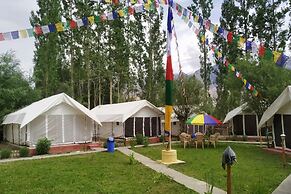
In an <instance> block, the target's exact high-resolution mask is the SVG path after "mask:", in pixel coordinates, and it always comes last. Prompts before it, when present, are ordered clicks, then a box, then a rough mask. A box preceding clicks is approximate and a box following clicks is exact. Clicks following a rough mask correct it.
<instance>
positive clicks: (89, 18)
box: [88, 16, 95, 25]
mask: <svg viewBox="0 0 291 194" xmlns="http://www.w3.org/2000/svg"><path fill="white" fill-rule="evenodd" d="M88 20H89V22H90V24H91V25H93V24H94V23H95V22H94V16H90V17H88Z"/></svg>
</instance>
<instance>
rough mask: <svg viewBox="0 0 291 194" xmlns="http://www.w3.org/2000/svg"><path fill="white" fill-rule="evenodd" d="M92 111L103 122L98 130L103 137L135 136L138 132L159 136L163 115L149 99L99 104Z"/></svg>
mask: <svg viewBox="0 0 291 194" xmlns="http://www.w3.org/2000/svg"><path fill="white" fill-rule="evenodd" d="M91 113H92V114H94V115H95V116H97V117H98V119H100V121H101V123H102V126H101V127H99V128H98V131H97V136H98V137H101V138H107V137H109V136H114V137H134V136H135V135H136V134H138V133H140V134H143V135H144V136H157V135H158V134H159V129H160V126H159V123H160V117H161V116H162V115H163V112H161V111H160V110H159V109H158V108H157V107H155V106H154V105H153V104H151V103H150V102H148V101H147V100H139V101H133V102H124V103H117V104H107V105H99V106H97V107H95V108H93V109H92V110H91Z"/></svg>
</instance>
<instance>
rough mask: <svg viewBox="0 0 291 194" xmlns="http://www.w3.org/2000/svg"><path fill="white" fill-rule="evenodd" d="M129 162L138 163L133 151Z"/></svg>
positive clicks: (131, 163)
mask: <svg viewBox="0 0 291 194" xmlns="http://www.w3.org/2000/svg"><path fill="white" fill-rule="evenodd" d="M129 164H130V165H134V164H136V160H135V158H134V153H131V154H130V156H129Z"/></svg>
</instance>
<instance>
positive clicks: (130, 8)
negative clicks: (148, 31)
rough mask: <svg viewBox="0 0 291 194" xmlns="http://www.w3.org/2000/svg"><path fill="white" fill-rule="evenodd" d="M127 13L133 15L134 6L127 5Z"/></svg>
mask: <svg viewBox="0 0 291 194" xmlns="http://www.w3.org/2000/svg"><path fill="white" fill-rule="evenodd" d="M128 13H129V15H133V14H134V8H133V7H131V6H129V7H128Z"/></svg>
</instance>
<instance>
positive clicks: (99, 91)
mask: <svg viewBox="0 0 291 194" xmlns="http://www.w3.org/2000/svg"><path fill="white" fill-rule="evenodd" d="M98 104H99V105H101V104H102V103H101V80H100V73H99V76H98Z"/></svg>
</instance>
